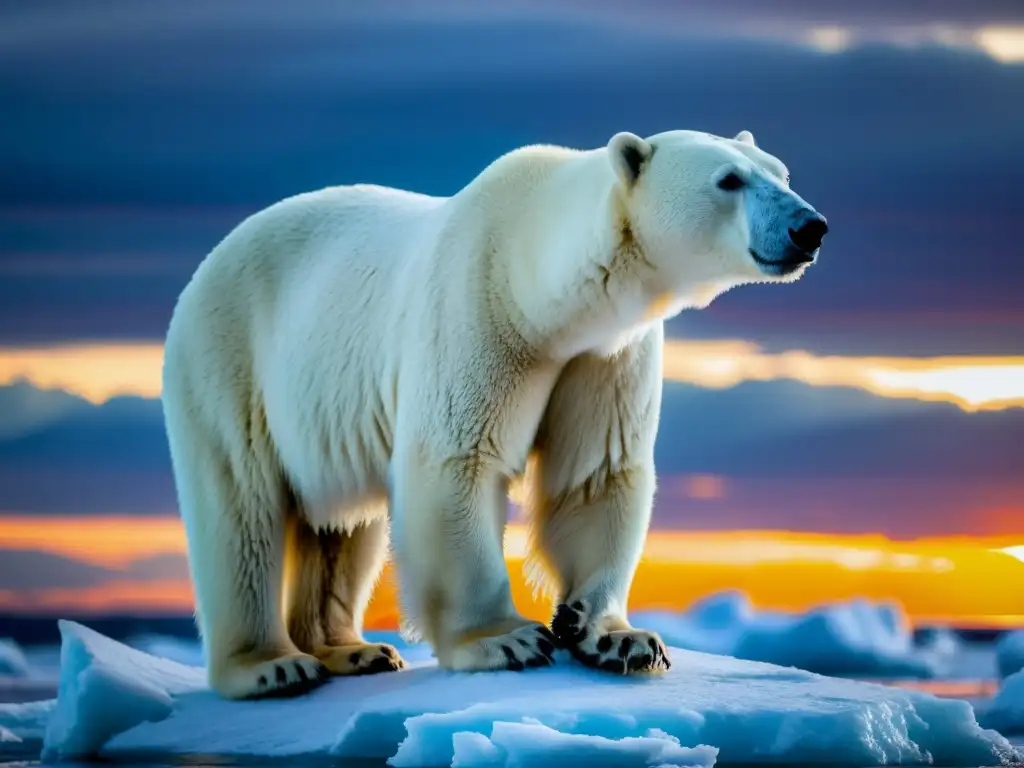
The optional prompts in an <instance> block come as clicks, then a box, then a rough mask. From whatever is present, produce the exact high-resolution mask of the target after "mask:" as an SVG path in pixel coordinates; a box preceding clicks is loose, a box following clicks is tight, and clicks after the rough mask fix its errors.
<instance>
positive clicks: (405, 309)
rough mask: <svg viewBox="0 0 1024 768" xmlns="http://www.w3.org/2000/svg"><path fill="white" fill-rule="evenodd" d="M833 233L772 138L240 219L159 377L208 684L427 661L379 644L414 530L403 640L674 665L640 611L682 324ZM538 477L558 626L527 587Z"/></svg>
mask: <svg viewBox="0 0 1024 768" xmlns="http://www.w3.org/2000/svg"><path fill="white" fill-rule="evenodd" d="M826 231H827V225H826V222H825V219H824V217H822V216H821V215H820V214H819V213H818V212H817V211H815V209H814V208H812V207H811V206H810V205H809V204H808V203H806V202H805V201H804V200H803V199H801V198H800V197H799V196H798V195H797V194H796V193H795V192H793V191H792V190H791V189H790V187H789V176H788V172H787V170H786V167H785V166H784V165H783V163H782V162H781V161H780V160H778V159H777V158H775V157H773V156H772V155H770V154H768V153H766V152H764V151H762V150H761V149H760V148H759V147H758V146H757V145H756V143H755V141H754V137H753V136H752V135H751V134H750V133H749V132H747V131H743V132H741V133H740V134H738V135H737V136H735V137H734V138H732V139H728V138H723V137H718V136H713V135H709V134H707V133H702V132H698V131H682V130H679V131H668V132H665V133H660V134H657V135H654V136H651V137H649V138H647V139H644V138H641V137H639V136H637V135H634V134H632V133H629V132H622V133H618V134H616V135H614V136H612V137H611V139H610V141H609V142H608V143H607V145H605V146H603V147H600V148H597V149H590V150H578V149H570V148H565V147H556V146H528V147H523V148H520V149H517V150H514V151H512V152H509V153H508V154H506V155H504V156H502V157H500V158H498V159H497V160H495V161H494V162H493V163H491V164H490V165H489V166H488V167H487V168H485V169H484V170H483V171H482V172H481V173H480V174H479V175H478V176H477V177H476V178H474V179H473V180H472V181H470V183H469V184H468V185H467V186H466V187H464V188H463V189H462V190H460V191H459V192H457V193H456V194H454V195H453V196H451V197H448V198H441V197H431V196H426V195H422V194H415V193H412V192H406V191H401V190H395V189H388V188H382V187H377V186H371V185H356V186H338V187H331V188H327V189H322V190H320V191H315V192H310V193H305V194H299V195H296V196H294V197H290V198H287V199H285V200H282V201H280V202H278V203H276V204H273V205H271V206H269V207H268V208H266V209H264V210H262V211H260V212H258V213H255V214H254V215H252V216H250V217H249V218H247V219H246V220H244V221H243V222H241V223H240V224H239V225H238V226H237V227H236V228H235V229H234V230H233V231H231V232H230V233H229V234H228V235H227V236H226V237H225V238H224V239H223V241H221V242H220V243H219V244H218V245H217V246H216V247H215V248H214V250H213V251H212V252H210V253H209V255H208V256H207V257H206V258H205V259H204V260H203V262H202V263H201V264H200V266H199V267H198V269H197V270H196V272H195V274H194V276H193V277H192V279H191V281H190V282H189V284H188V285H187V286H186V288H185V289H184V291H183V292H182V294H181V296H180V298H179V300H178V302H177V304H176V307H175V310H174V313H173V317H172V320H171V323H170V326H169V329H168V333H167V340H166V346H165V362H164V368H163V406H164V411H165V417H166V425H167V434H168V440H169V443H170V449H171V456H172V461H173V470H174V477H175V483H176V487H177V493H178V499H179V504H180V509H181V514H182V517H183V519H184V524H185V531H186V534H187V540H188V557H189V564H190V570H191V575H192V580H193V584H194V588H195V597H196V601H197V619H198V624H199V628H200V631H201V633H202V635H203V638H204V641H205V644H206V648H207V657H208V663H209V666H208V670H209V679H210V684H211V686H212V687H213V688H215V689H216V690H217V691H218V692H219V693H220V694H221V695H223V696H225V697H228V698H251V697H263V696H279V695H293V694H297V693H301V692H303V691H305V690H308V689H310V688H311V687H313V686H315V685H317V684H318V683H320V682H321V681H322V680H323V679H324V678H325V677H326V676H328V675H332V674H333V675H355V674H364V673H373V672H383V671H389V670H397V669H401V668H402V667H403V666H404V662H403V661H402V659H401V657H400V656H399V654H398V652H397V651H396V650H395V648H394V647H392V646H389V645H386V644H380V643H368V642H366V641H365V640H364V639H363V636H362V634H361V630H362V619H363V613H364V610H365V608H366V605H367V602H368V600H369V598H370V595H371V591H372V590H373V587H374V584H375V581H376V579H377V578H378V575H379V574H380V572H381V569H382V564H383V563H384V561H385V559H386V557H387V555H388V549H389V541H390V545H391V549H392V554H393V558H394V560H395V563H396V566H397V572H398V576H399V582H400V586H399V594H400V600H401V605H402V614H403V622H404V625H405V628H406V630H407V631H409V632H413V633H418V635H419V636H420V637H422V638H423V639H425V640H426V641H428V642H429V643H430V645H431V646H432V648H433V651H434V655H435V656H436V658H437V660H438V663H439V665H440V666H442V667H444V668H447V669H450V670H467V671H468V670H499V669H509V670H522V669H524V668H527V667H536V666H543V665H547V664H549V663H551V661H552V655H553V651H554V650H555V648H556V647H559V646H561V647H565V648H568V649H569V650H570V651H571V652H572V654H573V655H574V656H575V657H576V658H577V659H578V660H580V661H581V662H583V663H584V664H587V665H590V666H593V667H597V668H600V669H605V670H609V671H612V672H616V673H621V674H626V673H634V672H642V671H657V670H661V669H665V668H667V667H668V666H669V658H668V654H667V653H666V650H665V647H664V646H663V644H662V642H661V640H660V639H659V638H658V636H657V635H656V634H654V633H653V632H646V631H643V630H641V629H636V628H633V627H632V626H630V624H629V622H628V621H627V619H626V600H627V596H628V593H629V589H630V584H631V581H632V578H633V574H634V570H635V569H636V566H637V563H638V559H639V557H640V554H641V549H642V547H643V543H644V539H645V536H646V531H647V527H648V521H649V518H650V514H651V505H652V501H653V496H654V491H655V468H654V455H653V451H654V440H655V435H656V432H657V428H658V418H659V410H660V402H661V391H662V382H661V379H662V371H661V350H662V338H663V322H664V320H665V319H666V318H668V317H671V316H673V315H675V314H677V313H679V312H680V311H682V310H684V309H687V308H700V307H704V306H706V305H707V304H708V303H709V302H710V301H711V300H712V299H713V298H714V297H715V296H717V295H719V294H721V293H722V292H723V291H726V290H728V289H729V288H731V287H733V286H737V285H740V284H743V283H752V282H789V281H793V280H795V279H796V278H798V277H799V276H800V275H801V274H802V273H803V272H804V271H805V268H806V267H807V266H808V265H809V264H811V263H812V262H814V261H815V260H816V256H817V254H818V251H819V246H820V245H821V242H822V238H823V236H824V235H825V232H826ZM512 481H516V482H521V483H522V484H523V488H524V491H525V502H524V503H525V507H526V511H527V512H528V516H529V520H530V525H531V531H532V533H531V543H532V548H531V556H530V561H529V566H530V573H529V575H530V577H531V579H532V580H533V582H534V583H535V584H536V585H538V586H539V587H540V588H542V589H544V590H545V591H546V592H547V593H548V594H550V595H551V596H552V597H553V598H554V601H553V604H554V605H557V610H556V611H555V615H554V618H553V620H552V622H551V624H550V628H549V627H548V626H545V625H544V624H542V623H538V622H536V621H531V620H529V619H527V618H524V617H523V616H521V615H519V614H518V613H517V612H516V609H515V607H514V606H513V603H512V599H511V595H510V589H509V578H508V572H507V569H506V563H505V561H504V558H503V552H502V537H503V530H504V526H505V524H506V517H507V509H508V505H507V499H508V492H509V483H510V482H512Z"/></svg>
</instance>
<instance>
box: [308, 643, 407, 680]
mask: <svg viewBox="0 0 1024 768" xmlns="http://www.w3.org/2000/svg"><path fill="white" fill-rule="evenodd" d="M316 656H317V658H318V659H320V660H321V661H322V662H323V663H324V666H325V667H327V669H328V671H330V673H331V674H332V675H375V674H377V673H379V672H397V671H398V670H400V669H405V667H406V664H405V660H404V659H403V658H402V657H401V656H400V655H399V654H398V651H397V650H395V648H394V646H391V645H387V644H386V643H360V644H358V645H331V646H324V647H322V648H318V649H316Z"/></svg>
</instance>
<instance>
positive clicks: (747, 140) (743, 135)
mask: <svg viewBox="0 0 1024 768" xmlns="http://www.w3.org/2000/svg"><path fill="white" fill-rule="evenodd" d="M733 141H742V142H743V143H744V144H749V145H750V146H752V147H756V146H757V144H755V143H754V134H752V133H751V132H750V131H740V132H739V133H737V134H736V138H734V139H733Z"/></svg>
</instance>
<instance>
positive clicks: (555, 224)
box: [497, 148, 661, 359]
mask: <svg viewBox="0 0 1024 768" xmlns="http://www.w3.org/2000/svg"><path fill="white" fill-rule="evenodd" d="M604 153H605V150H604V149H599V150H593V151H589V152H579V151H575V150H562V149H555V148H544V149H541V148H533V149H532V151H531V152H529V154H525V153H524V154H525V156H524V157H522V158H521V159H519V162H518V163H517V162H516V160H517V158H516V157H515V154H517V153H513V155H511V156H507V157H506V158H504V159H503V160H504V162H505V167H504V168H502V169H501V170H500V172H499V174H497V178H500V179H501V180H502V183H503V184H504V183H510V184H511V188H510V191H513V192H514V193H515V192H518V196H516V195H515V194H514V195H512V196H510V197H505V196H500V197H501V199H516V200H517V202H516V203H514V204H512V205H511V206H510V207H509V208H508V209H507V210H505V211H502V214H501V220H500V221H501V223H500V227H501V229H502V233H503V237H507V238H508V240H507V244H508V245H509V249H508V251H507V252H506V256H505V257H503V258H506V259H507V260H506V261H504V267H505V270H506V271H505V279H507V280H508V283H509V286H510V288H511V291H510V293H511V296H512V297H513V302H514V306H513V307H510V308H509V309H510V312H511V313H512V314H514V315H516V316H517V317H516V320H517V325H519V326H521V327H520V329H519V330H520V332H521V333H522V334H523V336H524V337H525V338H527V339H528V340H529V341H530V342H531V344H532V345H533V346H535V347H537V348H538V352H541V353H542V354H545V355H548V356H551V357H555V358H563V359H568V358H571V357H574V356H575V355H577V354H580V353H581V352H585V351H599V352H611V351H614V350H615V349H617V348H618V347H621V346H622V345H623V344H624V343H626V342H628V340H629V339H630V338H632V337H634V336H636V335H638V334H639V333H642V332H643V331H645V330H646V328H647V327H648V326H649V325H650V324H651V323H652V322H657V321H660V319H661V318H660V317H656V316H654V315H653V314H652V313H651V311H650V308H651V304H652V296H651V295H650V293H649V292H648V291H647V290H645V288H644V284H645V277H646V276H647V275H646V273H647V272H648V270H649V265H645V264H644V263H643V256H642V252H641V246H640V244H639V243H637V242H636V241H635V239H634V238H633V234H632V232H631V231H630V229H629V226H628V222H627V220H626V218H625V213H624V208H623V206H622V204H621V201H620V200H619V197H618V195H619V192H618V191H617V189H616V186H615V176H614V173H613V171H612V168H611V166H610V165H609V163H608V160H607V158H606V157H605V154H604ZM506 174H510V175H511V178H510V176H509V175H506ZM517 176H518V178H517ZM517 187H519V189H518V190H517V189H516V188H517ZM524 189H525V190H526V191H525V193H524V192H523V190H524Z"/></svg>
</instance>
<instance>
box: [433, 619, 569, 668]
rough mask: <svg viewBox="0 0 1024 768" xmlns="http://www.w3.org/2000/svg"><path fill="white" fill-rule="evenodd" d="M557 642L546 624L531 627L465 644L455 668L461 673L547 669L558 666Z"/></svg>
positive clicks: (453, 664)
mask: <svg viewBox="0 0 1024 768" xmlns="http://www.w3.org/2000/svg"><path fill="white" fill-rule="evenodd" d="M556 648H557V641H556V639H555V636H554V635H553V634H552V632H551V630H550V629H548V628H547V627H545V626H544V625H543V624H539V623H531V624H526V625H525V626H522V627H519V628H518V629H514V630H512V631H511V632H508V633H506V634H500V635H495V636H492V637H482V638H479V639H474V640H471V641H469V642H465V643H463V644H462V645H460V646H459V647H458V649H456V651H455V653H454V655H453V657H452V663H451V668H452V669H454V670H457V671H464V672H468V671H484V670H509V671H512V672H522V671H523V670H525V669H534V668H537V667H547V666H550V665H551V664H553V663H554V654H555V649H556Z"/></svg>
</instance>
